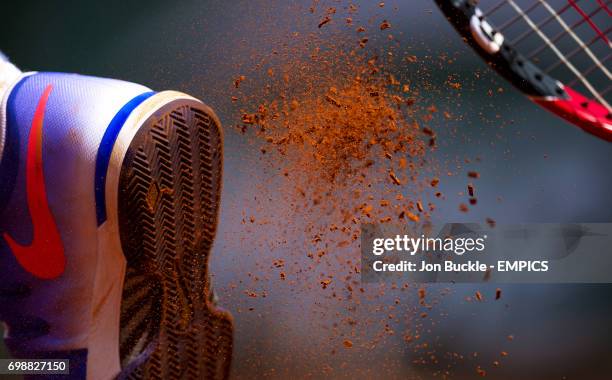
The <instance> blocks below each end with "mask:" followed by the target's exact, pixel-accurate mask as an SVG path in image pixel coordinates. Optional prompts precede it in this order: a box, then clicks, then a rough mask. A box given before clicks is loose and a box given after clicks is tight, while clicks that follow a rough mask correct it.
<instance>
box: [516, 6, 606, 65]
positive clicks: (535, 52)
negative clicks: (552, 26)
mask: <svg viewBox="0 0 612 380" xmlns="http://www.w3.org/2000/svg"><path fill="white" fill-rule="evenodd" d="M564 8H565V10H567V9H570V8H571V5H569V4H568V5H566V6H565V7H564ZM600 11H601V8H597V9H595V10H594V11H592V12H591V13H590V14H589V16H591V17H593V16H595V15H596V14H597V13H599V12H600ZM556 14H557V15H558V16H559V15H561V14H562V13H559V12H557V13H556ZM555 19H556V17H555V15H551V16H550V20H551V21H552V20H555ZM585 22H586V19H584V18H581V19H580V20H578V21H576V22H574V23H573V24H572V25H571V26H570V27H569V28H564V29H563V30H562V31H561V32H559V33H557V34H556V35H555V36H554V37H553V38H552V39H551V41H552V42H557V41H559V40H560V39H561V38H563V37H565V36H566V35H567V33H568V32H569V31H570V30H572V29H576V28H577V27H579V26H580V25H582V24H584V23H585ZM542 26H543V25H538V28H541V27H542ZM528 32H529V33H533V32H535V30H533V29H530V30H529V31H528ZM598 38H599V37H596V38H595V39H594V40H593V43H595V42H596V41H597V39H598ZM517 40H518V39H517ZM517 40H513V41H512V42H511V43H512V44H513V45H516V44H517V43H518V42H519V41H517ZM546 48H547V46H546V45H540V47H538V48H537V49H535V50H533V51H532V52H530V53H528V54H527V57H528V58H532V57H534V56H536V55H538V54H539V53H540V52H542V50H544V49H546Z"/></svg>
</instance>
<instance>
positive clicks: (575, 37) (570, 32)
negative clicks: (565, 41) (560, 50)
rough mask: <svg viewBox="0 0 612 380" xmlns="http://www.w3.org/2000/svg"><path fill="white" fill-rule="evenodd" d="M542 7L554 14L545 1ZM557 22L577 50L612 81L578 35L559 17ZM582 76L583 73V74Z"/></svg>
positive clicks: (611, 77)
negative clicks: (582, 52)
mask: <svg viewBox="0 0 612 380" xmlns="http://www.w3.org/2000/svg"><path fill="white" fill-rule="evenodd" d="M541 2H542V5H543V6H544V8H546V10H547V11H549V12H550V13H551V14H555V11H554V9H553V8H552V7H551V6H550V5H549V4H548V3H547V2H546V1H545V0H541ZM556 19H557V21H558V22H559V24H560V25H561V26H562V27H563V29H564V30H565V31H566V33H567V34H568V35H569V36H570V37H572V39H573V40H574V41H575V42H576V44H578V49H580V50H582V51H584V53H585V54H586V55H587V56H588V57H589V58H591V60H592V61H593V63H594V64H595V66H597V67H598V68H599V69H600V70H601V71H603V73H604V74H605V75H606V77H608V80H610V79H612V75H610V71H608V69H607V68H606V67H605V66H604V65H603V64H602V63H601V61H599V59H598V58H597V57H596V56H595V54H593V52H592V51H591V49H590V48H589V46H588V45H586V44H585V43H584V41H582V39H581V38H580V37H578V35H577V34H576V33H574V31H573V30H572V29H570V27H569V26H568V25H567V24H566V23H565V21H564V20H563V19H562V18H560V17H559V16H556ZM599 32H600V33H601V34H602V35H603V36H604V38H605V35H604V34H603V32H601V31H599ZM566 58H567V59H569V58H571V57H569V56H566ZM550 70H551V69H546V71H548V72H549V71H550ZM583 74H584V73H583Z"/></svg>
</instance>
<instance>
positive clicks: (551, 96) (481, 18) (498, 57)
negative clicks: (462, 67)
mask: <svg viewBox="0 0 612 380" xmlns="http://www.w3.org/2000/svg"><path fill="white" fill-rule="evenodd" d="M435 1H436V3H437V5H438V7H439V8H440V9H441V10H442V12H443V13H444V14H445V16H446V17H447V19H448V20H449V22H450V23H451V24H452V25H453V26H454V27H455V29H456V30H457V32H458V33H459V34H460V35H461V36H462V37H463V38H464V40H465V41H466V42H467V43H468V44H469V45H470V46H471V47H472V48H473V49H474V50H476V52H478V54H479V55H480V56H481V57H482V58H483V59H484V60H485V61H486V62H487V63H488V64H489V65H490V66H491V67H492V68H493V69H494V70H495V71H497V72H498V73H499V74H500V75H501V76H503V77H504V78H505V79H507V80H508V81H509V82H511V83H512V84H513V85H514V86H515V87H516V88H518V89H519V90H520V91H521V92H523V93H524V94H525V95H527V96H528V97H529V98H530V99H531V100H533V101H534V102H535V103H536V104H538V105H540V106H542V107H543V108H545V109H547V110H549V111H551V112H553V113H555V114H557V115H558V116H560V117H562V118H564V119H565V120H567V121H569V122H571V123H573V124H574V125H577V126H578V127H580V128H582V129H583V130H585V131H586V132H588V133H591V134H593V135H595V136H598V137H600V138H602V139H604V140H606V141H610V142H612V110H611V109H610V105H609V104H610V101H609V100H607V99H606V97H605V95H606V94H605V93H604V94H602V92H603V90H601V91H600V90H599V89H600V88H602V87H604V86H606V87H608V86H609V85H610V81H609V78H610V77H609V75H610V74H609V71H610V70H609V68H608V67H607V66H606V63H607V62H608V58H609V53H610V51H609V50H610V48H612V44H611V43H610V40H609V39H608V38H607V33H608V32H609V29H610V28H609V26H610V11H609V8H608V7H609V6H608V4H607V3H610V0H589V1H591V2H592V3H593V4H595V7H596V8H594V10H590V11H589V12H588V13H586V12H584V10H583V9H582V8H580V6H579V5H578V4H577V1H579V0H563V2H560V1H556V4H554V5H552V6H551V5H550V4H549V3H550V1H548V2H547V1H546V0H531V1H530V2H528V3H527V4H524V3H525V2H526V0H525V1H521V0H501V1H500V0H496V1H495V0H489V1H488V5H489V10H485V11H483V10H482V9H481V7H482V6H484V4H482V3H483V2H484V3H487V1H486V0H485V1H480V2H477V1H474V0H435ZM477 3H478V4H477ZM519 3H523V4H519ZM590 5H591V6H593V5H592V4H590ZM553 6H554V7H555V8H553ZM503 7H509V11H508V9H507V10H506V11H507V12H506V14H505V15H504V14H502V13H501V11H500V9H501V10H503V9H504V8H503ZM538 7H540V11H542V12H543V13H544V14H545V15H546V14H547V15H548V16H545V17H540V19H539V20H536V19H535V17H533V16H531V17H530V12H531V13H535V12H536V11H537V9H538ZM597 7H599V8H597ZM491 10H492V11H491ZM512 11H514V12H512ZM494 12H499V13H498V15H501V17H502V20H500V19H499V17H498V20H492V19H491V18H490V17H488V14H493V13H494ZM521 12H522V13H521ZM570 12H571V13H574V14H573V15H572V14H571V13H570ZM563 14H565V15H571V16H574V17H578V16H576V14H578V15H579V16H580V18H578V21H574V22H573V23H569V20H566V19H565V18H566V17H568V16H563ZM594 14H598V17H599V18H598V19H597V21H598V22H599V23H600V24H601V23H602V21H601V20H602V18H601V17H602V15H603V20H604V21H603V22H604V23H606V24H607V26H606V27H605V28H603V29H602V28H601V27H600V26H598V25H597V24H595V21H594V18H593V19H592V18H591V17H590V16H593V15H594ZM517 21H520V22H522V23H523V25H524V26H525V29H524V30H523V31H521V32H520V33H518V34H516V33H515V35H513V36H512V37H510V36H508V35H506V34H505V33H504V29H503V28H504V27H508V26H509V25H511V24H513V23H516V22H517ZM495 22H497V23H499V22H501V28H497V27H496V25H495ZM553 23H554V24H556V25H558V26H560V27H561V28H560V31H558V32H555V33H552V32H551V31H550V29H549V30H546V31H543V30H541V29H540V26H542V25H545V26H548V25H553ZM574 25H578V26H580V25H583V26H588V27H589V28H591V29H590V30H591V31H592V33H593V34H594V37H592V38H591V39H590V40H589V41H588V42H583V40H582V38H584V37H582V38H581V36H579V35H578V33H576V32H574V31H573V30H572V26H574ZM547 33H548V34H550V35H547ZM583 34H584V33H583ZM542 36H543V37H542ZM574 37H576V38H574ZM545 39H546V40H548V41H546V40H545ZM564 39H565V41H564ZM513 40H515V41H520V42H519V43H513ZM527 40H530V41H527ZM537 40H540V42H541V45H540V46H541V47H538V48H537V49H535V51H536V52H537V51H540V52H545V51H546V50H549V51H552V53H554V54H553V56H555V57H556V58H557V59H558V62H554V63H553V64H552V65H549V66H546V67H545V68H543V67H542V66H545V65H544V64H543V61H540V60H539V59H538V58H539V57H538V56H537V55H535V57H534V55H533V54H532V53H533V51H534V50H532V51H529V50H528V49H526V47H525V46H526V45H527V44H526V42H531V43H532V44H533V43H534V42H535V43H537ZM572 42H574V43H575V46H577V48H576V47H573V50H572V49H569V50H568V46H569V47H571V43H572ZM595 43H597V44H598V45H597V47H598V48H600V49H599V50H598V51H596V52H595V50H594V49H593V44H595ZM581 44H582V45H581ZM602 44H603V45H602ZM551 45H552V46H554V47H552V48H551ZM557 45H559V46H557ZM561 45H563V46H561ZM606 45H607V46H606ZM585 49H586V50H585ZM555 50H556V51H555ZM587 50H588V51H587ZM606 51H607V53H606ZM572 52H573V53H572ZM582 52H586V53H587V54H588V57H587V58H588V59H590V60H592V61H593V64H594V66H591V68H590V70H591V72H589V73H586V69H585V68H582V67H581V68H578V67H577V65H574V64H573V63H572V61H571V60H570V59H568V58H567V56H570V54H571V55H572V56H576V55H577V54H576V53H582ZM602 52H603V54H604V55H605V57H603V58H602V57H601V55H602ZM534 58H535V59H534ZM566 62H568V63H569V65H571V66H572V67H569V66H568V68H569V69H572V68H573V69H575V71H571V74H573V75H574V76H576V78H577V79H579V84H580V85H584V83H583V81H582V80H580V77H582V78H583V79H584V80H585V81H586V85H588V87H585V88H586V89H587V90H593V91H585V90H584V89H583V88H577V89H575V88H573V85H572V84H571V83H572V82H570V81H569V79H570V78H571V76H567V75H566V77H567V78H565V77H564V76H563V75H559V76H557V75H555V74H557V73H556V72H555V69H556V68H559V67H560V66H567V64H566ZM550 67H553V69H552V70H550V69H549V68H550ZM593 71H597V74H600V73H599V72H600V71H601V72H603V79H601V78H602V76H600V77H597V78H596V79H593V78H590V77H589V75H593V74H592V72H593ZM576 73H578V74H579V75H576ZM587 74H589V75H587ZM594 81H596V83H595V84H593V83H591V82H594ZM604 82H607V83H604Z"/></svg>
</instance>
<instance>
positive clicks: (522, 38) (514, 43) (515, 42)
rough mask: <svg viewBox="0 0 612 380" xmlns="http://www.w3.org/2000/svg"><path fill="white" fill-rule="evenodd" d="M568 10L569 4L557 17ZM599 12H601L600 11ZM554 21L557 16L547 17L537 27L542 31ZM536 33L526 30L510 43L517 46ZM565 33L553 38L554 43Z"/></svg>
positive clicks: (532, 30)
mask: <svg viewBox="0 0 612 380" xmlns="http://www.w3.org/2000/svg"><path fill="white" fill-rule="evenodd" d="M568 9H570V5H569V4H567V5H566V6H564V7H563V8H561V9H560V10H558V11H557V12H556V15H557V16H560V15H562V14H563V13H565V11H567V10H568ZM598 11H599V9H598ZM554 19H555V15H551V16H548V17H547V18H546V19H545V20H544V21H542V22H540V23H538V24H537V26H538V28H540V29H541V28H543V27H545V26H546V25H548V24H549V23H550V22H551V21H552V20H554ZM579 22H581V23H582V22H584V20H582V21H579ZM534 32H535V30H534V29H527V30H526V31H524V32H523V33H522V34H521V35H519V36H518V37H516V38H515V39H514V40H512V41H511V42H510V43H511V44H512V45H517V44H518V43H519V42H521V41H523V40H524V39H525V38H527V37H529V36H531V35H532V34H533V33H534ZM564 33H565V31H563V32H561V33H559V35H557V36H555V38H553V41H555V40H556V39H559V38H561V37H562V36H563V34H564Z"/></svg>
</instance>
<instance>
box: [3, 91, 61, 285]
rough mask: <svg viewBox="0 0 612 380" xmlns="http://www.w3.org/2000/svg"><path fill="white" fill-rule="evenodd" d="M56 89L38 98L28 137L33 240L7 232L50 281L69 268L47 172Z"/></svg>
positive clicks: (27, 265) (17, 251) (33, 269)
mask: <svg viewBox="0 0 612 380" xmlns="http://www.w3.org/2000/svg"><path fill="white" fill-rule="evenodd" d="M52 88H53V86H51V85H48V86H47V88H45V91H44V92H43V94H42V96H41V97H40V100H39V101H38V106H37V107H36V112H35V113H34V119H33V120H32V127H31V129H30V136H29V140H28V152H27V157H26V193H27V199H28V209H29V211H30V218H31V219H32V242H31V243H30V244H29V245H21V244H19V243H17V242H16V241H15V240H14V239H13V238H12V237H11V236H10V235H9V234H8V233H4V234H3V236H4V239H5V240H6V242H7V243H8V245H9V247H10V248H11V251H13V254H14V255H15V257H16V258H17V261H18V262H19V264H20V265H21V266H22V267H23V268H24V269H25V270H26V271H28V272H29V273H31V274H33V275H34V276H36V277H38V278H41V279H46V280H51V279H54V278H57V277H59V276H60V275H61V274H62V273H64V269H65V267H66V258H65V256H64V245H63V244H62V239H61V237H60V234H59V231H58V229H57V224H56V223H55V220H54V219H53V215H52V214H51V210H49V202H48V200H47V191H46V189H45V176H44V173H43V160H42V130H43V121H44V118H45V108H46V106H47V100H48V99H49V94H50V93H51V90H52Z"/></svg>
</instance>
